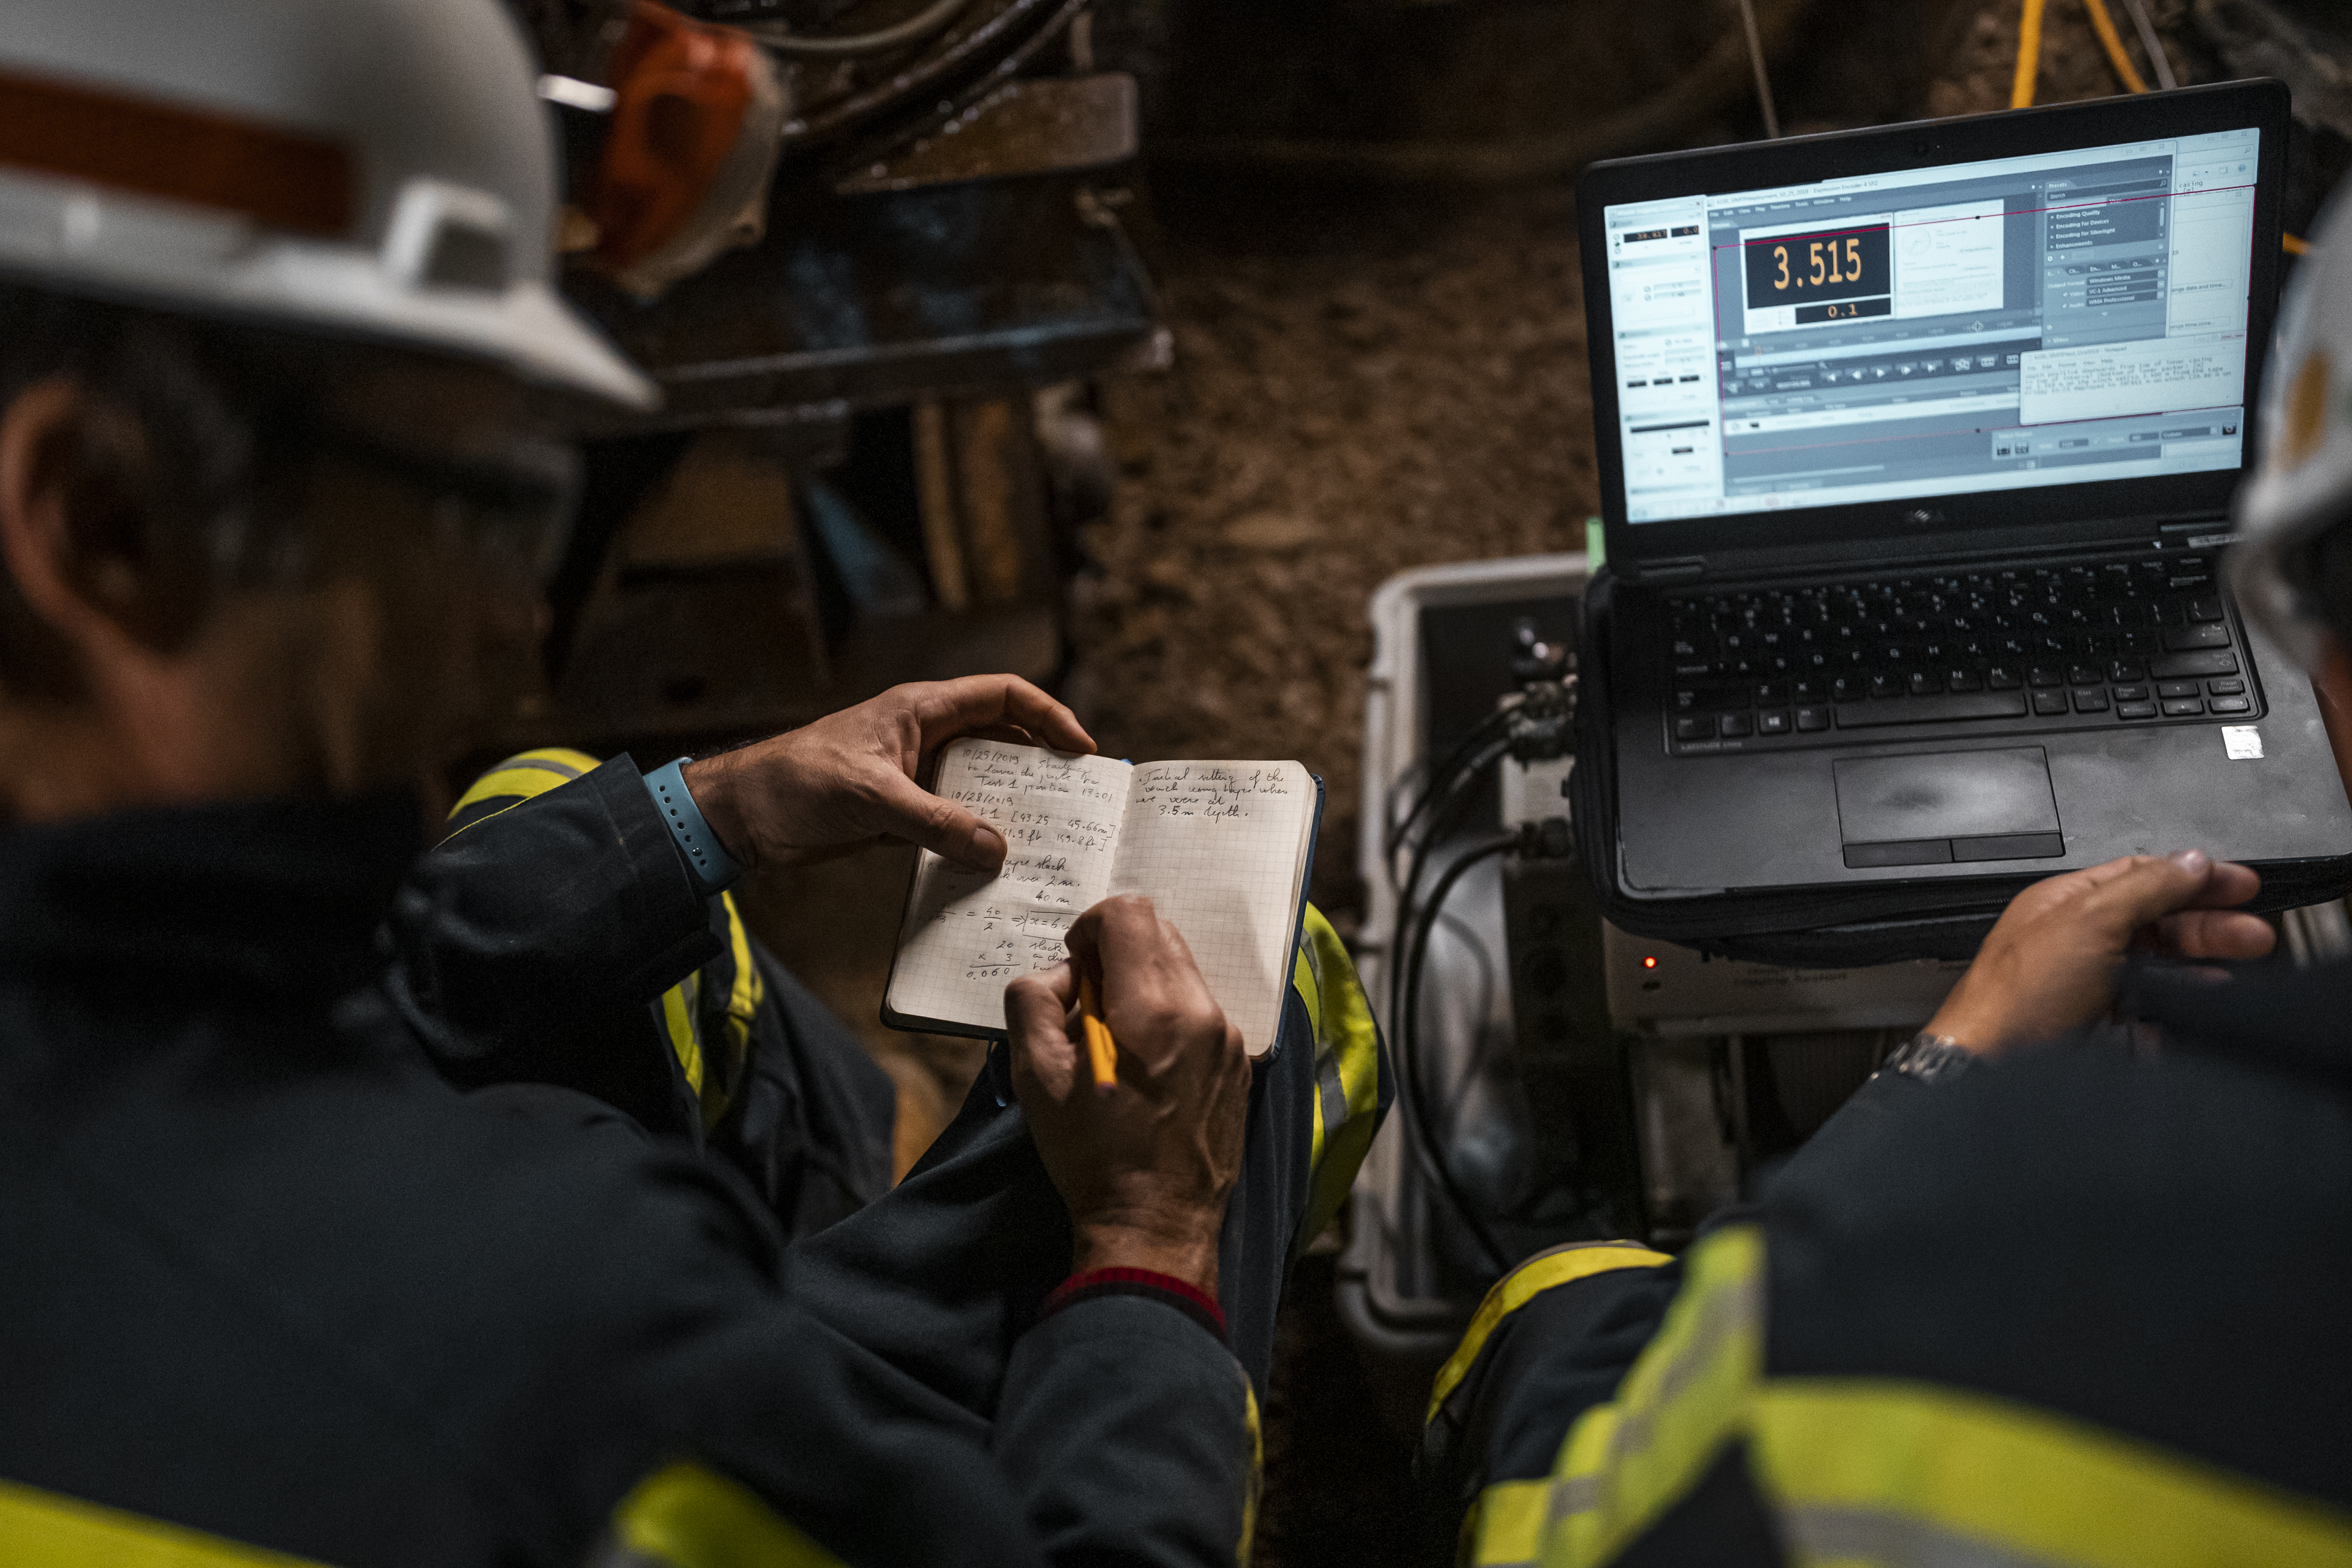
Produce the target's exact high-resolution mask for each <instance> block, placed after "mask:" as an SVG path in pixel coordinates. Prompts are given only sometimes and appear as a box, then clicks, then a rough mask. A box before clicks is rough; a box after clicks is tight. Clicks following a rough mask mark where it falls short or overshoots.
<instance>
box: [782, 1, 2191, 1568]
mask: <svg viewBox="0 0 2352 1568" xmlns="http://www.w3.org/2000/svg"><path fill="white" fill-rule="evenodd" d="M2152 9H2154V10H2155V11H2156V12H2157V13H2158V17H2159V20H2160V21H2161V22H2163V23H2166V24H2168V26H2167V27H2166V31H2167V32H2168V35H2169V36H2171V37H2174V38H2176V39H2179V38H2180V37H2183V32H2182V29H2183V26H2184V23H2183V18H2184V16H2185V13H2186V10H2187V6H2186V4H2185V0H2160V3H2159V4H2158V5H2155V6H2154V7H2152ZM2016 10H2017V7H2016V5H2015V4H2014V3H2013V0H2007V3H2003V4H1999V5H1989V6H1987V7H1986V8H1985V9H1984V11H1983V12H1982V14H1981V15H1979V16H1978V17H1977V18H1976V21H1975V24H1974V26H1972V27H1970V28H1969V29H1968V30H1966V31H1965V33H1964V35H1963V37H1962V40H1961V43H1960V46H1959V48H1958V54H1957V56H1956V58H1953V59H1952V60H1951V61H1950V63H1949V65H1948V68H1947V69H1946V71H1945V73H1944V75H1943V76H1942V78H1941V79H1939V80H1937V81H1936V82H1935V83H1934V84H1933V85H1932V86H1931V88H1930V89H1929V90H1928V93H1927V101H1926V102H1925V103H1923V104H1921V105H1920V106H1919V110H1920V112H1921V113H1922V114H1923V115H1927V114H1933V115H1948V114H1958V113H1967V112H1975V111H1980V110H1990V109H1997V108H2001V107H2004V106H2005V105H2006V104H2007V101H2008V97H2009V88H2010V77H2011V68H2012V62H2013V60H2014V58H2015V48H2016V34H2017V20H2016ZM2116 15H2117V16H2118V18H2119V19H2121V18H2124V17H2125V13H2124V12H2123V10H2122V9H2121V7H2120V5H2118V6H2117V7H2116ZM2123 25H2124V26H2126V29H2128V26H2129V23H2128V21H2127V20H2124V21H2123ZM2130 47H2131V48H2132V50H2133V53H2134V55H2135V57H2136V58H2138V56H2139V51H2138V47H2137V40H2136V39H2135V40H2134V41H2133V43H2132V44H2131V46H2130ZM2173 58H2174V61H2175V64H2176V67H2177V68H2181V69H2182V72H2183V79H2184V80H2191V79H2199V72H2198V69H2197V68H2196V66H2195V64H2194V62H2193V61H2192V60H2191V59H2190V58H2189V52H2188V51H2187V50H2185V49H2178V48H2177V49H2176V50H2175V51H2174V55H2173ZM2042 59H2043V66H2042V79H2041V84H2040V90H2039V95H2038V96H2039V99H2040V100H2041V101H2043V102H2056V101H2064V100H2073V99H2078V98H2087V97H2098V96H2105V95H2107V94H2110V93H2113V92H2115V91H2116V90H2117V89H2116V85H2115V82H2114V79H2113V77H2112V76H2111V74H2110V72H2109V68H2108V67H2107V64H2106V61H2105V57H2104V56H2103V55H2102V54H2101V53H2100V51H2099V48H2098V46H2097V43H2096V41H2095V37H2094V35H2093V33H2092V31H2091V28H2090V26H2089V24H2088V22H2087V20H2086V19H2085V18H2084V13H2083V11H2082V9H2081V7H2080V5H2079V4H2077V3H2076V0H2052V4H2051V5H2050V12H2049V18H2048V21H2047V24H2046V27H2045V34H2044V44H2043V54H2042ZM2142 69H2143V71H2145V69H2146V66H2145V63H2144V61H2143V64H2142ZM1791 128H1792V129H1796V130H1813V129H1823V128H1826V122H1819V121H1816V122H1810V123H1809V122H1805V121H1799V122H1797V123H1796V124H1794V125H1792V127H1791ZM1149 211H1150V215H1151V216H1150V220H1149V221H1148V223H1147V224H1146V226H1145V227H1144V233H1143V236H1142V238H1143V240H1144V242H1145V245H1146V248H1147V252H1148V254H1149V256H1150V262H1151V265H1152V268H1153V271H1154V274H1155V276H1156V278H1157V280H1158V282H1159V284H1160V289H1161V290H1162V299H1163V304H1164V310H1165V315H1166V318H1167V320H1168V321H1169V324H1170V326H1171V329H1172V331H1173V332H1174V337H1175V350H1176V353H1175V359H1174V363H1173V365H1172V367H1171V368H1170V369H1169V370H1168V371H1166V372H1165V373H1163V374H1156V375H1151V376H1148V377H1139V378H1134V379H1129V380H1125V381H1120V382H1118V383H1115V384H1111V385H1109V386H1108V388H1107V389H1106V394H1105V395H1106V413H1107V416H1108V436H1109V440H1110V445H1111V448H1112V451H1113V454H1114V456H1115V458H1116V461H1117V465H1118V489H1117V492H1116V497H1115V500H1114V502H1113V505H1112V508H1111V511H1110V514H1109V516H1108V518H1107V519H1106V520H1105V521H1102V522H1101V523H1099V524H1097V525H1096V526H1094V527H1093V528H1091V529H1089V530H1088V531H1087V533H1086V535H1085V538H1084V544H1085V548H1086V552H1087V555H1088V557H1089V559H1090V563H1091V564H1090V565H1089V566H1088V567H1087V570H1086V571H1084V572H1083V573H1082V574H1080V576H1079V577H1078V579H1077V580H1076V583H1075V584H1074V586H1073V591H1072V592H1073V600H1072V626H1073V637H1074V643H1075V648H1074V655H1075V657H1074V659H1073V662H1072V665H1071V667H1070V671H1069V676H1068V679H1067V682H1066V688H1065V692H1064V695H1065V696H1066V698H1067V700H1069V701H1070V702H1071V703H1072V705H1073V706H1074V707H1075V708H1076V710H1078V713H1079V715H1080V717H1081V718H1082V719H1083V720H1084V721H1086V722H1087V725H1088V726H1089V727H1090V728H1091V729H1092V731H1093V732H1094V733H1095V735H1096V737H1097V740H1098V741H1099V742H1101V743H1102V746H1103V748H1104V749H1105V750H1106V751H1107V752H1110V753H1111V754H1114V755H1122V756H1129V757H1134V758H1137V759H1145V758H1158V757H1170V756H1179V757H1181V756H1193V757H1244V758H1246V757H1296V758H1297V759H1299V760H1300V761H1302V762H1304V763H1306V764H1307V766H1308V767H1310V768H1312V769H1313V770H1314V771H1316V772H1318V773H1321V774H1322V775H1323V776H1324V778H1325V779H1326V780H1327V781H1328V785H1329V790H1330V796H1329V800H1330V805H1329V812H1328V816H1327V817H1326V819H1325V822H1324V827H1323V844H1324V852H1323V854H1322V856H1321V858H1320V863H1319V864H1318V867H1317V871H1316V878H1315V887H1314V893H1315V897H1316V899H1317V901H1318V903H1319V904H1320V905H1321V906H1322V907H1323V908H1324V909H1325V910H1326V911H1327V912H1328V913H1329V914H1331V915H1332V917H1333V918H1334V920H1335V921H1336V922H1337V923H1338V924H1339V928H1340V930H1341V931H1343V932H1345V931H1349V930H1350V929H1351V927H1352V922H1353V921H1354V919H1355V917H1356V915H1357V912H1358V910H1357V906H1358V900H1359V899H1360V887H1359V884H1358V882H1357V879H1356V877H1355V869H1354V864H1353V862H1354V842H1355V832H1356V818H1357V814H1358V811H1359V799H1358V794H1359V789H1360V770H1359V765H1358V764H1359V754H1360V748H1361V740H1362V720H1363V699H1364V671H1365V666H1366V664H1367V661H1368V660H1369V659H1370V656H1371V652H1372V641H1371V632H1370V626H1369V623H1368V619H1367V605H1368V601H1369V600H1370V596H1371V595H1372V593H1373V591H1374V590H1375V589H1376V588H1378V587H1379V586H1380V584H1381V583H1382V582H1383V581H1385V580H1386V579H1388V578H1389V577H1391V576H1392V575H1394V574H1397V573H1399V572H1402V571H1405V570H1407V569H1409V568H1412V567H1415V566H1421V565H1425V564H1429V563H1437V562H1445V561H1458V560H1468V559H1476V558H1484V557H1492V556H1500V555H1516V554H1525V553H1531V552H1543V551H1559V550H1574V549H1580V548H1581V547H1582V545H1583V541H1584V520H1585V519H1586V518H1587V517H1588V516H1589V515H1591V513H1592V511H1593V510H1594V509H1595V507H1596V504H1597V496H1596V493H1595V476H1594V462H1593V432H1592V427H1591V400H1590V398H1591V395H1590V389H1589V384H1588V378H1587V373H1586V365H1585V357H1584V321H1583V310H1582V290H1581V285H1580V276H1579V258H1578V246H1577V241H1576V234H1575V222H1574V214H1573V211H1572V207H1571V203H1570V195H1569V193H1568V191H1567V190H1566V189H1565V188H1563V187H1549V188H1545V189H1540V190H1506V191H1486V192H1481V193H1477V194H1473V195H1464V194H1459V193H1455V194H1450V195H1449V194H1444V193H1438V192H1432V191H1428V190H1422V191H1417V192H1410V193H1406V192H1398V191H1382V192H1365V191H1357V192H1354V193H1352V194H1351V193H1346V192H1339V191H1332V190H1317V189H1311V188H1281V187H1274V186H1265V187H1259V188H1255V189H1245V188H1243V187H1241V186H1238V185H1236V184H1234V182H1232V181H1230V180H1227V181H1223V182H1219V183H1214V184H1210V183H1188V184H1174V183H1170V182H1167V181H1164V180H1163V181H1162V182H1161V183H1160V184H1159V185H1158V186H1157V188H1156V189H1154V190H1152V191H1151V192H1150V202H1149ZM903 877H904V862H903V860H902V859H898V858H893V857H890V856H887V855H885V854H881V853H879V852H877V853H876V854H874V855H869V856H864V857H859V858H854V859H850V860H845V861H838V862H835V863H834V864H832V865H830V866H827V867H820V868H811V869H809V870H805V871H803V872H799V873H795V874H794V875H793V878H792V879H791V880H790V881H789V882H776V883H771V884H770V885H768V886H766V887H763V888H761V889H758V890H757V892H756V894H755V896H754V900H753V902H754V905H755V919H756V920H757V921H759V923H760V924H761V927H762V929H763V931H764V933H765V934H766V935H767V936H768V937H769V939H770V941H771V942H772V944H773V945H775V946H776V947H777V948H778V949H779V951H780V952H783V953H785V954H786V956H787V961H788V962H790V963H793V964H794V966H795V967H796V968H798V969H800V970H801V972H802V973H804V974H806V975H808V977H809V978H810V980H811V982H812V984H814V985H815V986H816V987H817V989H818V990H819V992H820V994H824V996H825V998H826V999H827V1000H828V1001H829V1002H831V1003H832V1004H833V1005H835V1007H836V1008H837V1009H838V1010H839V1011H840V1012H841V1013H842V1014H843V1015H844V1016H846V1017H848V1018H850V1019H852V1020H853V1021H855V1022H856V1024H857V1025H858V1026H860V1028H861V1029H862V1030H864V1031H865V1032H866V1034H867V1035H868V1036H869V1037H870V1038H872V1039H873V1040H874V1041H875V1043H876V1045H877V1057H878V1058H879V1059H881V1060H882V1061H883V1062H884V1064H885V1065H886V1066H887V1068H889V1069H890V1070H891V1072H892V1073H893V1075H894V1077H896V1078H897V1079H898V1082H899V1085H900V1089H901V1107H902V1113H901V1118H900V1121H901V1148H900V1151H899V1152H900V1159H901V1164H902V1166H903V1164H904V1163H906V1162H907V1161H909V1160H911V1159H912V1158H913V1156H914V1155H915V1154H916V1153H918V1152H919V1151H920V1149H921V1147H922V1146H923V1145H924V1144H925V1143H927V1142H929V1137H930V1136H931V1132H932V1130H934V1129H936V1128H937V1127H938V1126H940V1125H941V1124H943V1122H944V1120H945V1118H946V1116H947V1115H948V1114H949V1113H950V1110H951V1109H952V1106H953V1103H954V1102H955V1100H957V1099H958V1098H960V1096H961V1090H962V1087H963V1086H964V1084H966V1083H967V1082H968V1081H969V1079H970V1076H971V1072H972V1071H973V1070H975V1068H976V1066H977V1057H976V1056H975V1054H974V1052H973V1051H972V1049H971V1047H970V1046H968V1045H967V1044H964V1043H961V1042H953V1041H932V1040H924V1039H920V1038H917V1037H904V1036H900V1037H890V1036H888V1035H887V1032H885V1031H882V1030H880V1029H879V1027H878V1025H877V1024H876V1023H875V1022H874V1021H873V1020H874V1019H875V1014H876V1008H877V1003H878V999H879V995H880V991H881V984H882V976H883V972H884V969H885V968H886V966H887V958H888V952H889V949H890V945H891V941H892V934H893V931H892V927H893V923H894V921H895V916H896V912H897V911H896V906H895V903H892V902H891V901H890V900H876V899H875V898H873V897H872V891H873V889H875V888H877V887H888V888H892V889H895V888H897V887H898V886H900V885H901V884H902V881H903ZM1329 1280H1330V1277H1329V1271H1328V1263H1324V1262H1318V1263H1316V1264H1315V1265H1314V1272H1313V1273H1312V1276H1311V1279H1308V1280H1307V1281H1306V1283H1305V1284H1304V1285H1303V1287H1302V1289H1298V1290H1296V1291H1294V1300H1295V1305H1294V1306H1292V1307H1286V1309H1285V1322H1284V1326H1283V1334H1282V1344H1281V1350H1280V1354H1279V1357H1278V1362H1277V1366H1276V1374H1275V1391H1274V1397H1273V1401H1272V1405H1271V1408H1270V1409H1269V1412H1268V1432H1267V1442H1268V1456H1269V1473H1268V1482H1267V1492H1266V1496H1265V1505H1264V1509H1263V1511H1262V1513H1261V1515H1260V1529H1259V1537H1258V1547H1257V1553H1256V1559H1255V1560H1256V1562H1257V1563H1259V1564H1260V1565H1261V1568H1265V1565H1269V1564H1276V1565H1282V1568H1291V1565H1297V1564H1305V1563H1386V1562H1392V1561H1420V1560H1423V1555H1424V1554H1423V1553H1421V1552H1418V1551H1417V1550H1416V1549H1415V1548H1413V1547H1412V1546H1411V1545H1410V1544H1408V1543H1409V1542H1412V1539H1413V1537H1412V1526H1411V1521H1410V1517H1409V1497H1410V1487H1409V1484H1408V1482H1407V1479H1406V1475H1405V1470H1404V1466H1405V1464H1406V1461H1407V1458H1408V1456H1409V1447H1410V1437H1409V1436H1408V1435H1405V1434H1401V1433H1396V1432H1391V1431H1388V1430H1385V1429H1384V1428H1383V1427H1382V1426H1381V1422H1380V1421H1379V1420H1378V1419H1377V1418H1376V1417H1375V1415H1373V1413H1372V1408H1371V1405H1372V1402H1371V1401H1370V1399H1369V1398H1368V1396H1367V1395H1366V1394H1365V1393H1364V1386H1363V1383H1362V1377H1361V1369H1360V1366H1359V1365H1358V1363H1356V1362H1355V1359H1354V1353H1353V1350H1352V1347H1351V1345H1350V1344H1349V1342H1347V1341H1346V1338H1345V1335H1344V1333H1343V1331H1341V1329H1340V1327H1339V1323H1338V1321H1337V1318H1336V1315H1335V1314H1334V1313H1333V1311H1332V1310H1331V1305H1330V1298H1329V1291H1330V1282H1329ZM1310 1298H1311V1299H1310ZM1335 1435H1336V1436H1335Z"/></svg>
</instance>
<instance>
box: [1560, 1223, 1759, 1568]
mask: <svg viewBox="0 0 2352 1568" xmlns="http://www.w3.org/2000/svg"><path fill="white" fill-rule="evenodd" d="M1684 1268H1685V1273H1684V1284H1683V1289H1682V1290H1681V1291H1680V1293H1679V1294H1677V1295H1676V1296H1675V1300H1674V1304H1673V1305H1672V1306H1670V1307H1669V1308H1667V1309H1666V1317H1665V1321H1664V1323H1663V1324H1661V1325H1660V1327H1659V1330H1658V1332H1657V1335H1656V1337H1655V1338H1654V1339H1653V1340H1651V1342H1650V1343H1649V1345H1648V1346H1647V1347H1646V1348H1645V1349H1643V1352H1642V1355H1641V1358H1640V1359H1639V1360H1638V1361H1636V1362H1634V1363H1633V1371H1631V1372H1630V1373H1626V1374H1625V1381H1624V1383H1623V1384H1622V1385H1621V1386H1620V1387H1619V1389H1618V1391H1617V1398H1616V1400H1615V1401H1614V1402H1613V1403H1612V1404H1611V1405H1597V1406H1595V1407H1594V1408H1593V1409H1591V1410H1588V1411H1586V1412H1585V1413H1584V1415H1581V1416H1580V1417H1579V1418H1578V1420H1577V1423H1576V1425H1575V1426H1574V1427H1573V1428H1571V1429H1570V1432H1569V1435H1568V1441H1567V1442H1566V1443H1565V1444H1563V1445H1562V1458H1561V1462H1560V1464H1559V1468H1557V1469H1556V1470H1555V1471H1554V1475H1553V1492H1552V1514H1553V1518H1554V1521H1555V1522H1554V1524H1553V1526H1552V1529H1551V1531H1550V1533H1549V1536H1548V1537H1547V1538H1546V1541H1545V1552H1544V1556H1545V1561H1546V1562H1548V1563H1571V1564H1584V1563H1604V1562H1607V1561H1608V1560H1609V1559H1610V1558H1611V1557H1613V1556H1615V1555H1616V1554H1617V1552H1620V1551H1622V1549H1623V1548H1624V1547H1625V1546H1626V1545H1627V1544H1628V1543H1629V1542H1632V1541H1633V1538H1634V1537H1635V1536H1637V1535H1639V1534H1641V1532H1642V1531H1644V1530H1647V1529H1648V1528H1649V1527H1650V1526H1651V1525H1652V1524H1654V1523H1655V1522H1656V1521H1657V1520H1658V1517H1659V1516H1660V1515H1661V1514H1663V1513H1664V1512H1665V1510H1667V1509H1668V1508H1670V1507H1672V1506H1673V1505H1674V1504H1675V1502H1676V1501H1677V1500H1680V1499H1681V1498H1682V1497H1683V1495H1684V1494H1685V1493H1686V1492H1687V1491H1688V1490H1689V1489H1691V1487H1692V1486H1693V1485H1694V1484H1695V1483H1696V1481H1697V1480H1698V1479H1699V1477H1700V1476H1701V1475H1702V1474H1704V1473H1705V1471H1706V1467H1707V1465H1708V1464H1709V1463H1711V1462H1712V1461H1713V1460H1714V1458H1715V1456H1716V1454H1717V1452H1718V1451H1719V1450H1720V1449H1721V1448H1722V1447H1723V1445H1724V1444H1725V1443H1726V1442H1727V1440H1728V1439H1729V1438H1730V1437H1731V1436H1733V1435H1734V1434H1735V1433H1736V1432H1737V1431H1738V1428H1739V1426H1740V1423H1741V1422H1742V1420H1743V1419H1744V1418H1745V1416H1746V1415H1747V1410H1748V1396H1749V1394H1750V1393H1751V1392H1752V1391H1753V1390H1754V1388H1755V1385H1756V1381H1757V1376H1758V1373H1759V1369H1760V1368H1761V1366H1762V1364H1763V1354H1764V1322H1763V1320H1764V1311H1763V1291H1764V1237H1763V1233H1762V1232H1761V1231H1760V1230H1759V1229H1758V1228H1757V1227H1756V1226H1736V1227H1733V1228H1730V1229H1726V1230H1719V1231H1717V1232H1716V1233H1715V1234H1714V1235H1712V1236H1710V1237H1707V1238H1706V1240H1704V1241H1702V1242H1700V1243H1699V1244H1698V1245H1697V1246H1696V1247H1693V1248H1692V1249H1691V1251H1690V1252H1689V1254H1688V1255H1687V1257H1686V1258H1685V1264H1684Z"/></svg>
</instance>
